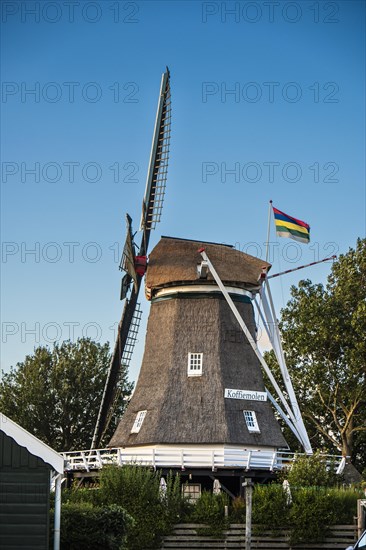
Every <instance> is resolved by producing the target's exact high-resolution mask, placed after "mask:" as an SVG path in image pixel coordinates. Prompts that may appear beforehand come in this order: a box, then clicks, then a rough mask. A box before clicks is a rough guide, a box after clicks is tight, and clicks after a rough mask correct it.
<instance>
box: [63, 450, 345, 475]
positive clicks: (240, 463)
mask: <svg viewBox="0 0 366 550" xmlns="http://www.w3.org/2000/svg"><path fill="white" fill-rule="evenodd" d="M62 454H63V457H64V460H65V470H66V471H74V470H79V471H80V470H82V471H87V472H89V471H91V470H99V469H101V468H103V466H106V465H110V464H115V465H118V466H123V465H124V464H139V465H141V466H152V467H153V468H180V469H182V470H184V469H185V468H210V469H212V471H216V470H219V469H223V468H240V469H244V470H250V469H255V470H269V471H274V470H281V469H282V468H284V467H286V466H288V465H289V464H290V463H291V462H292V461H293V459H294V456H295V455H294V453H289V452H282V451H275V452H272V451H263V450H247V449H240V448H235V447H223V448H219V449H202V448H200V449H194V448H189V447H187V448H184V447H182V448H172V447H169V448H159V447H158V448H153V447H146V448H143V447H138V448H128V449H123V448H115V449H93V450H87V451H71V452H67V453H62ZM325 456H327V459H328V460H329V462H330V463H332V464H334V465H335V467H336V468H337V472H338V473H341V471H342V470H343V467H344V463H345V459H344V458H342V457H341V456H330V455H325Z"/></svg>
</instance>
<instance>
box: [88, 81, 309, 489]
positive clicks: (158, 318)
mask: <svg viewBox="0 0 366 550" xmlns="http://www.w3.org/2000/svg"><path fill="white" fill-rule="evenodd" d="M170 121H171V102H170V83H169V71H168V70H167V71H166V72H165V73H164V74H163V76H162V82H161V89H160V96H159V104H158V111H157V117H156V122H155V131H154V138H153V144H152V150H151V156H150V165H149V171H148V177H147V184H146V191H145V197H144V200H143V207H142V217H141V224H140V229H141V231H142V239H141V244H140V247H139V251H138V255H137V254H136V245H135V242H134V235H133V231H132V220H131V218H130V217H129V216H128V215H127V237H126V242H125V246H124V252H123V256H122V261H121V266H120V267H121V269H123V270H124V271H125V272H126V274H125V275H124V277H123V279H122V287H121V298H122V299H125V306H124V310H123V314H122V319H121V321H120V324H119V329H118V336H117V341H116V345H115V348H114V352H113V357H112V361H111V365H110V369H109V373H108V378H107V382H106V386H105V390H104V394H103V399H102V403H101V406H100V410H99V415H98V421H97V424H96V428H95V433H94V437H93V448H94V449H95V448H96V447H97V446H98V445H99V443H100V441H101V438H102V437H103V434H104V433H105V430H106V428H107V426H108V423H109V420H110V418H111V415H112V414H113V407H114V404H115V403H116V401H117V400H118V398H119V394H120V389H119V385H118V380H119V374H120V372H121V365H126V364H128V363H129V360H130V358H131V354H132V351H133V343H134V341H135V340H136V333H137V328H138V321H139V318H140V317H141V311H140V308H139V305H138V302H137V299H138V293H139V290H140V287H141V283H142V278H143V277H144V276H145V294H146V297H147V299H148V300H150V301H151V307H150V314H149V319H148V325H147V333H146V342H145V350H144V356H143V361H142V365H141V369H140V374H139V378H138V381H137V385H136V388H135V391H134V394H133V396H132V398H131V400H130V402H129V405H128V407H127V409H126V411H125V413H124V415H123V417H122V419H121V420H120V422H119V424H118V427H117V429H116V431H115V433H114V435H113V437H112V440H111V441H110V443H109V445H108V448H110V449H111V448H112V450H113V449H114V451H116V453H117V460H118V463H120V464H123V463H126V462H129V461H130V462H138V463H143V464H150V465H152V466H154V467H159V468H160V467H162V468H163V469H164V468H166V469H171V468H179V469H180V470H182V471H185V470H186V469H191V470H190V472H191V473H190V474H189V475H190V476H192V475H193V473H192V472H193V471H194V475H195V476H197V475H198V472H199V473H200V475H201V476H202V475H203V476H205V477H206V478H210V479H213V478H212V472H218V473H220V475H223V476H225V475H226V476H231V477H232V478H236V479H238V477H240V476H242V472H243V470H245V471H247V472H248V471H249V472H251V475H253V472H254V476H256V475H257V474H258V472H260V471H262V472H263V471H267V472H269V471H273V470H274V469H275V468H276V467H281V464H280V463H279V456H280V454H281V453H280V452H279V451H281V450H283V449H288V446H287V443H286V441H285V439H284V437H283V435H282V431H281V429H280V426H279V423H278V421H277V418H276V416H275V411H274V409H275V410H276V411H277V413H278V414H279V415H281V416H282V418H283V419H284V420H285V422H286V423H287V424H288V426H289V427H290V429H291V430H292V431H293V433H294V434H295V436H296V437H297V438H298V440H299V441H300V443H301V444H302V446H303V447H304V449H305V451H306V452H307V453H311V452H312V449H311V445H310V442H309V439H308V436H307V433H306V429H305V426H304V423H303V420H302V417H301V413H300V410H299V407H298V403H297V401H296V396H295V393H294V391H293V388H292V384H291V379H290V376H289V373H288V370H287V367H286V363H285V359H284V354H283V350H282V346H281V339H280V335H279V330H278V326H277V320H276V315H275V312H274V307H273V300H272V297H271V293H270V287H269V281H268V279H269V277H268V276H267V275H268V272H269V269H270V267H271V266H270V264H269V263H267V262H264V261H263V260H261V259H259V258H255V257H253V256H250V255H248V254H245V253H243V252H240V251H239V250H236V249H235V248H233V247H232V246H230V245H225V244H222V243H210V242H201V241H194V240H189V239H182V238H175V237H162V238H161V240H160V241H159V242H158V244H157V245H156V246H155V247H154V249H153V250H152V251H151V252H150V254H149V261H148V262H147V252H148V244H149V237H150V231H151V230H152V229H153V228H154V227H155V225H156V223H157V222H158V221H159V220H160V215H161V209H162V203H163V197H164V191H165V185H166V177H167V164H168V156H169V141H170ZM258 298H259V299H258ZM253 304H254V305H255V306H256V307H257V308H258V310H259V313H260V316H261V318H262V320H263V322H264V327H265V329H266V331H267V334H268V337H269V339H270V341H271V343H272V346H273V349H274V351H275V354H276V357H277V359H278V362H279V364H280V369H281V374H282V378H283V382H284V386H285V388H286V393H287V397H286V396H285V395H284V393H283V392H282V391H281V389H280V387H279V385H278V384H277V382H276V380H275V378H274V376H273V374H272V372H271V371H270V369H269V367H268V365H267V364H266V362H265V360H264V358H263V357H262V355H261V353H260V351H259V349H258V347H257V343H256V336H257V335H256V330H257V329H256V323H255V315H254V305H253ZM262 369H264V371H265V372H266V374H267V376H268V377H269V379H270V381H271V383H272V386H273V387H274V389H275V391H276V392H277V395H278V398H277V399H275V398H274V397H273V396H272V395H271V394H270V392H269V391H268V390H267V389H266V387H265V385H264V380H263V375H262ZM278 401H279V402H278ZM279 403H280V404H279ZM103 452H104V451H103ZM111 452H112V451H111ZM98 453H99V454H98V456H97V460H98V461H99V460H101V458H100V457H101V455H100V452H99V451H98ZM110 456H111V455H110ZM217 475H218V474H217ZM221 481H222V479H221V478H220V482H221Z"/></svg>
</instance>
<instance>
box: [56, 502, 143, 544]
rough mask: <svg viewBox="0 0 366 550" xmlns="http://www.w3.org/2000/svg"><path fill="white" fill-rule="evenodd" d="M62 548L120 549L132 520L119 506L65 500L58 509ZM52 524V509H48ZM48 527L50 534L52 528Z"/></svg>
mask: <svg viewBox="0 0 366 550" xmlns="http://www.w3.org/2000/svg"><path fill="white" fill-rule="evenodd" d="M61 514H62V516H61V518H62V520H61V534H60V539H61V540H60V542H61V544H60V546H61V549H62V550H90V549H91V548H104V549H106V550H122V549H123V548H125V546H124V544H125V540H126V536H127V533H128V530H129V529H130V528H131V527H132V525H133V519H132V518H131V517H130V516H129V515H128V514H127V513H126V512H125V510H123V508H121V507H120V506H115V505H111V506H104V507H101V506H98V507H97V506H93V505H92V504H90V503H87V502H80V503H71V502H69V503H66V504H63V505H62V511H61ZM50 515H51V526H52V527H53V521H54V511H51V514H50ZM52 527H51V536H53V531H52Z"/></svg>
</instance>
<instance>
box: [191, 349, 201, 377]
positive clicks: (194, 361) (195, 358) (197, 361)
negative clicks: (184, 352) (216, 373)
mask: <svg viewBox="0 0 366 550" xmlns="http://www.w3.org/2000/svg"><path fill="white" fill-rule="evenodd" d="M202 357H203V353H188V376H202Z"/></svg>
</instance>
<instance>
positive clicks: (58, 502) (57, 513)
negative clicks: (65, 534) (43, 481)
mask: <svg viewBox="0 0 366 550" xmlns="http://www.w3.org/2000/svg"><path fill="white" fill-rule="evenodd" d="M60 528H61V474H58V475H57V477H56V480H55V523H54V538H53V550H60Z"/></svg>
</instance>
